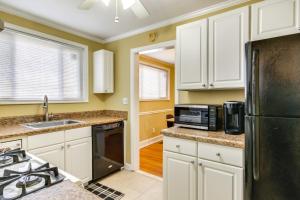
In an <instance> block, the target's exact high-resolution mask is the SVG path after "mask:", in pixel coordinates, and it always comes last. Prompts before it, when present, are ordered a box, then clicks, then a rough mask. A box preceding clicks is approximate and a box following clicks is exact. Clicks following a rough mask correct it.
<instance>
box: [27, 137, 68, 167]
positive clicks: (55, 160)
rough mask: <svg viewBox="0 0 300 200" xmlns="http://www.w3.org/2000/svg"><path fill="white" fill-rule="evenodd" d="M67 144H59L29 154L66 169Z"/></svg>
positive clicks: (31, 151)
mask: <svg viewBox="0 0 300 200" xmlns="http://www.w3.org/2000/svg"><path fill="white" fill-rule="evenodd" d="M64 148H65V144H64V143H62V144H57V145H52V146H48V147H42V148H38V149H33V150H29V151H28V152H29V153H31V154H33V155H35V156H37V157H39V158H41V159H42V160H45V161H47V162H49V163H50V164H52V165H54V166H56V167H58V168H59V169H62V170H64V169H65V150H64Z"/></svg>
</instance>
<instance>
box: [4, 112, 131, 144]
mask: <svg viewBox="0 0 300 200" xmlns="http://www.w3.org/2000/svg"><path fill="white" fill-rule="evenodd" d="M121 112H123V113H121ZM121 112H120V113H121V114H120V115H118V114H116V113H114V114H107V113H104V114H103V113H98V114H95V113H93V114H90V115H89V114H88V115H86V114H85V115H84V114H82V115H80V114H78V113H76V114H74V116H72V115H70V114H69V115H70V116H68V118H65V119H72V120H78V121H80V123H77V124H68V125H63V126H55V127H49V128H41V129H31V128H28V127H25V126H24V124H25V123H29V122H28V121H26V120H24V119H23V118H22V120H19V121H18V120H15V121H14V122H13V123H12V122H11V121H9V122H8V120H7V119H6V121H5V124H4V123H3V124H1V123H0V139H6V138H12V137H22V136H30V135H37V134H43V133H49V132H55V131H62V130H68V129H74V128H81V127H86V126H92V125H99V124H107V123H114V122H119V121H123V120H126V119H127V112H125V111H121ZM124 113H125V114H124ZM10 120H11V119H10ZM0 121H1V120H0ZM3 121H4V120H3ZM25 121H26V122H25ZM30 123H31V122H30Z"/></svg>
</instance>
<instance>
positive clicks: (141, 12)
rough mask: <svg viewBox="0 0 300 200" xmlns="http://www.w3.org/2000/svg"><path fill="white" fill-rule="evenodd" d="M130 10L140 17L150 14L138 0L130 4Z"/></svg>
mask: <svg viewBox="0 0 300 200" xmlns="http://www.w3.org/2000/svg"><path fill="white" fill-rule="evenodd" d="M131 10H132V12H133V13H134V14H135V15H136V16H137V17H138V18H140V19H143V18H146V17H149V16H150V14H149V12H148V11H147V10H146V8H145V7H144V5H143V4H142V3H141V2H140V0H137V1H136V3H135V4H134V5H133V6H131Z"/></svg>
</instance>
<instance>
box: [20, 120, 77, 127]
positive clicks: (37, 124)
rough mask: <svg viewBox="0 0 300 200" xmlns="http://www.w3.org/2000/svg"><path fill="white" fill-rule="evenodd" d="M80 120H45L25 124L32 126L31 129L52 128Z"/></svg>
mask: <svg viewBox="0 0 300 200" xmlns="http://www.w3.org/2000/svg"><path fill="white" fill-rule="evenodd" d="M79 123H81V122H80V121H77V120H70V119H65V120H57V121H45V122H34V123H29V124H24V126H25V127H27V128H31V129H41V128H51V127H55V126H63V125H69V124H79Z"/></svg>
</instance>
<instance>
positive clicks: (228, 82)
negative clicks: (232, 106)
mask: <svg viewBox="0 0 300 200" xmlns="http://www.w3.org/2000/svg"><path fill="white" fill-rule="evenodd" d="M248 26H249V7H243V8H239V9H236V10H233V11H229V12H226V13H222V14H219V15H216V16H213V17H210V18H209V88H211V89H214V88H216V89H218V88H243V87H244V85H245V84H244V77H245V74H244V72H245V65H246V60H245V44H246V42H247V41H248V39H249V33H248V31H249V27H248Z"/></svg>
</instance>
